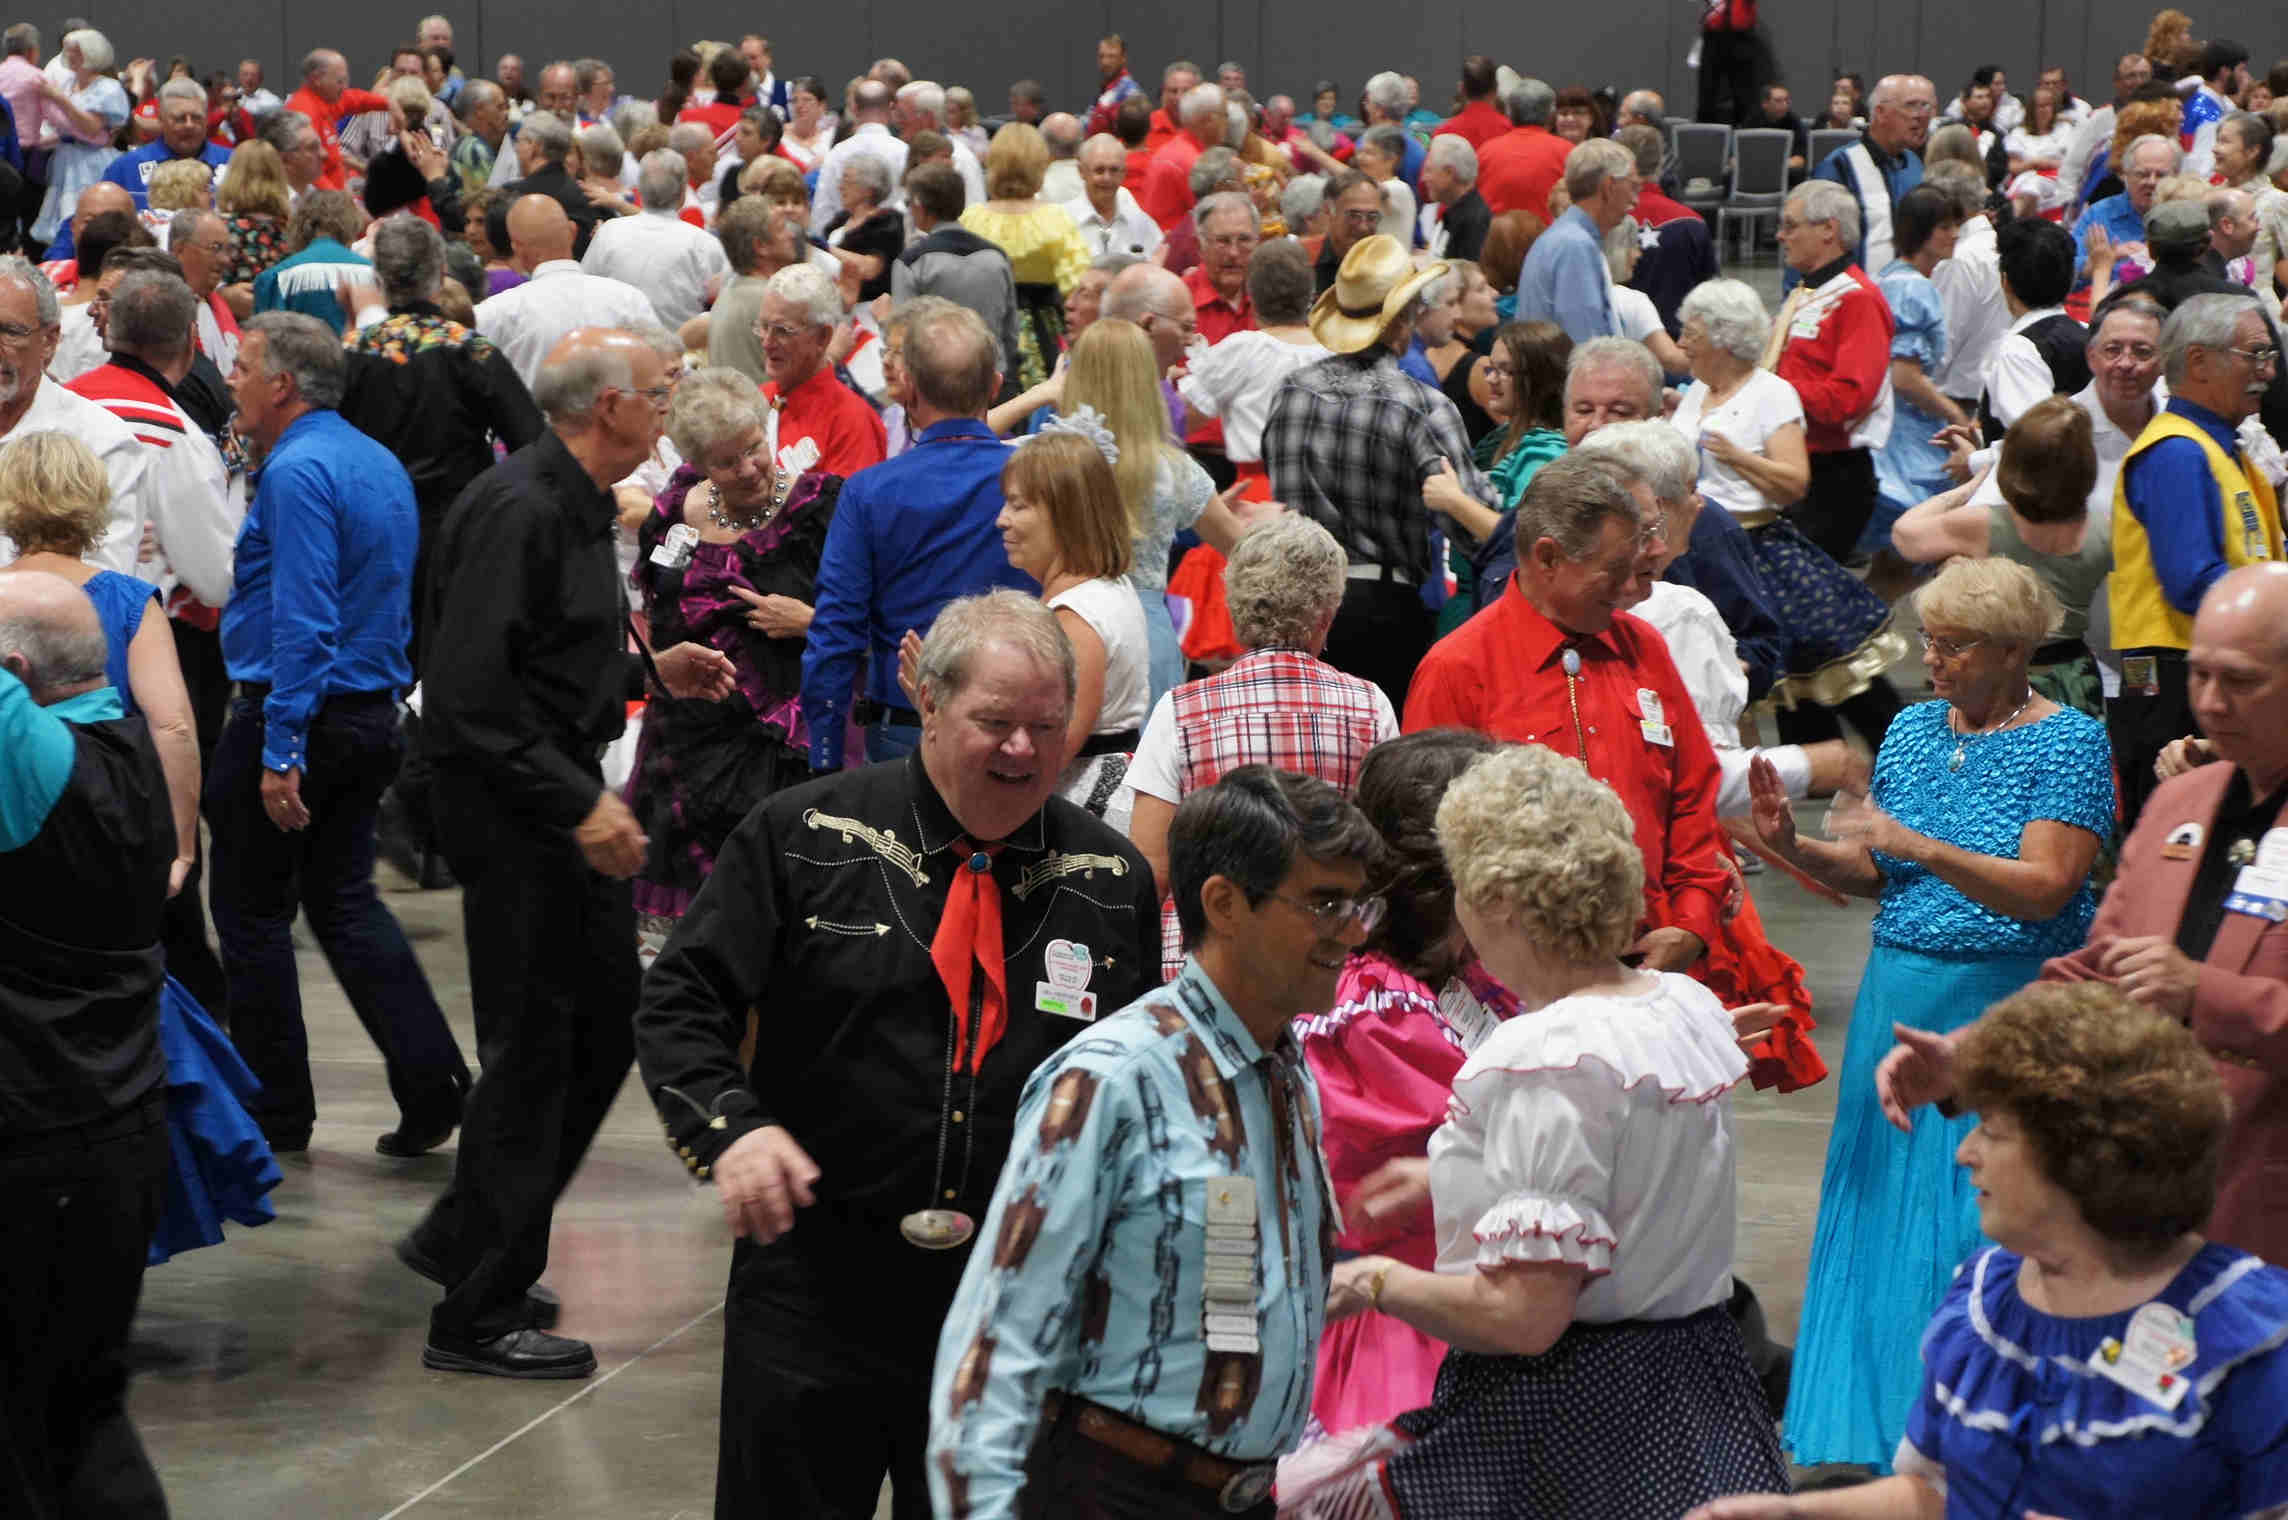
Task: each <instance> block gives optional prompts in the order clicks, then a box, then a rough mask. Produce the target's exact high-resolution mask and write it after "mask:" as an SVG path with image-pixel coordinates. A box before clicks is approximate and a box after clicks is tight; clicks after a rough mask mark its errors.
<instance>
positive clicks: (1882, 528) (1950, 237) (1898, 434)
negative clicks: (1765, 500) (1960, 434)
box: [1859, 185, 1970, 554]
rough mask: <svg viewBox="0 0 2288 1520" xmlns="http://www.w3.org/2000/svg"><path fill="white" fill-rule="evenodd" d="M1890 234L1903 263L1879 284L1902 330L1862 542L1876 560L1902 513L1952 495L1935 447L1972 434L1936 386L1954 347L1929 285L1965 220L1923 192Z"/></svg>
mask: <svg viewBox="0 0 2288 1520" xmlns="http://www.w3.org/2000/svg"><path fill="white" fill-rule="evenodd" d="M1891 228H1892V233H1893V236H1894V237H1895V239H1896V249H1897V253H1898V257H1897V258H1896V259H1894V260H1892V262H1891V264H1890V266H1889V267H1888V268H1886V269H1885V270H1883V271H1882V273H1881V274H1879V275H1877V276H1876V279H1875V283H1876V285H1877V286H1878V287H1880V288H1881V290H1882V292H1883V299H1884V300H1886V301H1888V302H1890V303H1891V315H1892V317H1893V318H1894V319H1895V320H1896V322H1897V324H1898V325H1897V327H1896V328H1895V329H1894V330H1893V331H1892V333H1891V391H1892V396H1893V401H1894V404H1895V409H1894V411H1893V413H1892V417H1891V436H1890V438H1889V439H1888V440H1887V441H1886V442H1885V443H1884V444H1883V446H1882V448H1880V449H1878V450H1877V451H1876V453H1875V489H1876V492H1877V495H1876V498H1875V515H1874V516H1873V517H1871V518H1869V519H1868V520H1867V530H1866V532H1865V533H1863V534H1861V535H1860V538H1859V547H1860V549H1861V550H1863V551H1865V552H1867V553H1870V554H1872V553H1874V552H1876V551H1877V550H1880V549H1887V548H1889V547H1890V544H1891V524H1893V523H1895V522H1897V521H1898V520H1899V514H1900V513H1902V512H1904V511H1906V510H1907V508H1909V507H1912V506H1915V505H1917V504H1918V503H1920V502H1924V501H1928V500H1929V499H1930V498H1931V497H1933V496H1936V495H1938V494H1939V493H1940V492H1941V491H1947V490H1952V489H1953V487H1954V481H1953V479H1952V477H1950V476H1949V475H1948V474H1947V473H1946V461H1947V452H1946V449H1945V448H1944V447H1943V446H1942V445H1940V444H1937V443H1934V442H1932V441H1931V440H1932V439H1933V437H1935V436H1936V435H1937V433H1938V430H1939V429H1940V428H1942V427H1945V426H1947V425H1948V424H1950V423H1951V424H1953V425H1954V426H1957V427H1968V426H1970V418H1969V417H1968V416H1967V415H1966V414H1965V413H1964V412H1963V410H1962V408H1961V407H1959V406H1957V405H1955V403H1954V402H1953V400H1951V399H1950V398H1949V397H1947V396H1946V395H1945V394H1944V393H1942V392H1941V391H1940V390H1939V388H1938V385H1937V382H1935V381H1933V380H1932V379H1931V376H1932V375H1934V374H1937V373H1938V368H1939V366H1940V365H1941V364H1943V363H1945V362H1946V350H1947V342H1948V336H1947V330H1946V306H1945V304H1944V303H1943V302H1942V301H1941V300H1940V299H1939V294H1938V287H1937V286H1936V285H1934V284H1932V283H1931V271H1932V270H1933V269H1936V268H1937V267H1938V264H1939V261H1940V260H1941V259H1944V258H1948V257H1951V256H1952V255H1953V253H1954V237H1955V234H1956V233H1957V232H1958V231H1960V230H1961V228H1962V219H1961V218H1960V217H1959V216H1957V215H1955V211H1954V203H1953V202H1952V201H1951V200H1949V199H1948V198H1947V196H1946V194H1945V193H1944V192H1943V191H1940V190H1938V189H1937V188H1935V187H1934V186H1930V185H1917V186H1915V188H1914V189H1912V190H1909V191H1908V192H1907V193H1906V194H1905V195H1903V196H1901V197H1899V209H1898V210H1897V211H1896V212H1894V213H1893V214H1892V217H1891Z"/></svg>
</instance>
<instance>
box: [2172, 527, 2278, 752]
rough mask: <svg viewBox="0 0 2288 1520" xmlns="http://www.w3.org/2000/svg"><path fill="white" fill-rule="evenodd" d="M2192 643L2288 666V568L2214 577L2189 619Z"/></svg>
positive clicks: (2270, 564) (2271, 564) (2269, 566)
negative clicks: (2218, 645) (2239, 650)
mask: <svg viewBox="0 0 2288 1520" xmlns="http://www.w3.org/2000/svg"><path fill="white" fill-rule="evenodd" d="M2193 643H2194V644H2195V645H2196V646H2197V645H2200V644H2203V643H2222V644H2231V645H2234V646H2236V647H2241V648H2245V649H2246V650H2247V651H2248V652H2249V654H2251V655H2252V656H2254V657H2256V658H2259V659H2263V660H2267V661H2271V662H2275V663H2283V662H2288V564H2281V563H2278V562H2276V561H2267V562H2265V563H2263V564H2260V565H2243V566H2241V567H2240V568H2239V569H2237V570H2228V571H2226V572H2225V573H2224V574H2223V575H2220V576H2218V577H2217V579H2216V580H2215V581H2214V582H2213V583H2212V584H2211V585H2210V586H2209V590H2208V595H2206V596H2204V597H2202V598H2201V610H2200V612H2199V613H2198V614H2197V615H2196V616H2195V617H2194V619H2193ZM2282 738H2283V741H2284V742H2288V735H2283V736H2282Z"/></svg>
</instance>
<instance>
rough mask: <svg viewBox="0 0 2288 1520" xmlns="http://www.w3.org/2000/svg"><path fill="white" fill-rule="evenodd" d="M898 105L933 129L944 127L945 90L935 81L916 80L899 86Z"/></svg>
mask: <svg viewBox="0 0 2288 1520" xmlns="http://www.w3.org/2000/svg"><path fill="white" fill-rule="evenodd" d="M898 103H899V104H900V105H902V106H904V107H905V108H906V109H907V110H908V111H911V112H912V113H913V114H914V115H916V116H919V117H920V118H921V119H922V120H923V121H925V122H927V123H928V124H929V125H931V126H933V127H937V128H940V129H943V127H944V126H945V89H944V87H943V86H942V85H939V84H938V83H937V82H936V81H935V80H930V79H916V80H914V81H912V82H911V83H908V84H905V85H901V86H900V87H899V89H898Z"/></svg>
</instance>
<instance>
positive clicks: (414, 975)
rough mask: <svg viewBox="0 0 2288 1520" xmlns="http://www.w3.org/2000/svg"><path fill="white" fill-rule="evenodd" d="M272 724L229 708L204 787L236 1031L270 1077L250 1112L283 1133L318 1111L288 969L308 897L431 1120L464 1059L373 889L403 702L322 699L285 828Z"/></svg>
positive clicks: (446, 1107)
mask: <svg viewBox="0 0 2288 1520" xmlns="http://www.w3.org/2000/svg"><path fill="white" fill-rule="evenodd" d="M264 730H265V723H264V719H263V715H262V703H261V702H260V701H259V700H257V699H255V698H253V697H241V698H239V699H238V700H237V701H235V702H234V703H233V704H232V706H231V715H230V722H229V723H228V725H226V726H225V727H224V729H223V735H222V742H221V743H220V744H218V745H216V746H215V760H214V767H213V769H211V770H210V771H209V772H208V773H207V783H206V796H205V799H204V805H205V811H206V818H207V826H208V828H209V829H210V830H211V831H212V835H213V840H214V845H213V852H212V856H211V859H210V860H209V863H208V869H209V870H210V871H211V872H212V873H213V879H214V915H215V930H216V933H217V934H218V935H219V936H220V938H221V940H222V961H223V970H224V972H225V973H226V974H227V976H228V978H229V982H230V1032H231V1042H232V1043H233V1044H235V1045H236V1046H237V1047H238V1050H239V1054H241V1055H243V1056H244V1057H246V1064H247V1066H248V1067H249V1068H251V1069H252V1070H253V1072H254V1075H255V1076H256V1077H257V1078H258V1079H260V1081H261V1083H262V1092H261V1095H260V1096H258V1097H257V1098H256V1099H255V1100H254V1103H253V1104H252V1106H251V1107H252V1112H253V1115H254V1118H255V1121H256V1122H257V1123H259V1124H260V1125H261V1126H262V1128H263V1131H264V1133H266V1134H268V1135H269V1136H270V1137H271V1138H272V1140H273V1142H274V1143H281V1144H290V1143H301V1144H307V1143H308V1140H309V1134H310V1126H311V1124H312V1122H313V1121H314V1120H315V1119H316V1117H317V1098H316V1096H315V1095H314V1094H313V1093H312V1091H311V1089H310V1040H309V1033H308V1030H307V1029H306V1028H305V1027H304V1025H303V1023H302V988H301V980H300V977H299V974H298V973H297V972H296V970H295V968H294V939H293V928H294V914H295V911H296V909H297V908H299V909H300V910H301V912H302V913H304V914H305V915H307V917H308V919H309V923H310V932H311V934H312V935H314V936H315V937H316V939H317V941H318V948H319V949H320V950H322V951H323V952H324V953H325V957H326V964H327V966H328V967H330V968H331V969H332V971H333V973H334V976H335V978H336V979H337V980H339V981H340V982H341V984H342V991H343V992H344V993H345V994H346V995H347V996H348V997H349V1001H350V1007H351V1008H352V1009H353V1010H354V1011H355V1012H356V1014H357V1017H358V1022H359V1023H360V1024H362V1025H364V1026H365V1032H366V1033H367V1034H368V1035H370V1036H371V1037H372V1039H373V1043H374V1045H375V1047H376V1048H377V1049H379V1050H380V1051H381V1058H382V1061H383V1064H384V1066H385V1067H386V1069H387V1071H388V1073H389V1091H390V1095H391V1096H392V1097H394V1098H396V1099H397V1106H398V1108H399V1109H400V1110H401V1112H402V1114H403V1120H404V1122H405V1123H406V1124H408V1125H410V1126H412V1127H413V1128H415V1129H428V1128H431V1127H433V1126H434V1125H436V1124H437V1123H438V1122H439V1121H440V1118H441V1116H443V1115H445V1114H447V1113H449V1112H450V1111H451V1110H452V1109H454V1108H456V1107H458V1106H459V1103H460V1095H461V1092H462V1090H463V1089H465V1088H466V1087H467V1086H468V1084H469V1069H468V1067H467V1066H466V1065H464V1064H463V1063H462V1061H461V1048H460V1046H459V1045H457V1044H456V1043H454V1040H453V1031H452V1029H451V1028H450V1027H449V1026H448V1025H447V1024H446V1023H445V1015H444V1013H443V1011H442V1010H440V1009H439V1008H438V1006H437V999H436V997H435V995H434V994H432V993H431V992H430V990H429V978H428V977H427V976H425V975H424V974H423V973H422V970H421V963H420V962H419V961H417V960H415V959H414V957H413V947H412V945H410V944H408V943H407V942H406V938H405V930H404V929H403V927H401V926H400V925H399V924H398V922H397V918H396V915H394V914H392V913H391V912H390V911H389V909H388V908H387V907H385V906H383V904H382V901H381V895H380V893H378V892H376V891H375V890H374V885H373V853H374V852H373V829H374V818H375V815H376V813H377V812H378V811H379V808H380V805H381V793H382V789H383V788H384V787H386V786H388V785H389V781H390V778H391V777H392V776H394V775H396V774H397V761H398V754H399V751H400V748H401V742H400V740H399V738H398V733H397V704H396V702H395V701H394V700H393V699H391V698H390V697H388V696H387V695H386V694H384V695H379V696H358V697H332V698H329V699H328V700H327V701H326V703H325V705H324V706H323V707H321V708H319V709H318V713H317V716H316V717H314V718H313V719H311V721H310V727H309V732H308V735H307V745H308V747H307V751H306V753H307V756H308V764H307V765H306V766H305V767H304V768H303V772H302V781H301V794H302V804H303V806H304V807H306V808H308V809H309V813H310V825H309V827H308V828H305V829H299V830H294V831H291V832H289V831H287V830H284V829H281V828H279V827H278V826H277V825H276V824H274V823H272V822H271V821H270V817H269V815H268V814H267V813H265V812H264V811H263V808H262V795H261V788H262V777H263V774H264V772H263V766H262V744H263V734H264Z"/></svg>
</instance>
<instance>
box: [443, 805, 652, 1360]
mask: <svg viewBox="0 0 2288 1520" xmlns="http://www.w3.org/2000/svg"><path fill="white" fill-rule="evenodd" d="M436 796H437V817H438V825H439V832H440V834H441V837H442V840H443V845H444V851H445V859H446V862H447V864H449V865H451V866H452V868H453V874H454V875H455V876H457V877H459V878H460V882H461V923H462V927H463V930H464V932H465V933H466V935H467V938H468V947H469V997H470V1002H471V1004H472V1006H473V1008H474V1011H475V1014H476V1024H477V1060H478V1063H479V1067H480V1074H479V1076H478V1078H477V1083H476V1086H475V1087H473V1088H471V1089H470V1091H469V1096H468V1103H467V1105H466V1107H465V1108H464V1109H463V1111H462V1117H461V1144H460V1151H459V1154H458V1155H457V1156H456V1157H455V1159H454V1165H453V1180H452V1182H451V1183H450V1184H449V1185H448V1186H447V1187H446V1189H445V1193H444V1196H443V1197H441V1198H439V1199H438V1200H437V1202H436V1204H435V1206H433V1207H432V1208H431V1209H430V1211H429V1216H428V1218H426V1219H425V1220H423V1221H422V1222H421V1224H420V1225H419V1226H418V1227H417V1228H416V1230H415V1238H416V1240H417V1242H418V1243H419V1245H420V1247H421V1249H422V1251H423V1252H424V1253H425V1254H426V1255H428V1256H429V1258H430V1259H431V1260H433V1261H436V1262H438V1263H440V1264H442V1265H443V1266H444V1268H445V1280H446V1282H447V1283H448V1284H450V1286H449V1287H448V1288H447V1289H446V1292H445V1298H444V1301H443V1302H441V1303H440V1304H438V1305H437V1308H436V1310H435V1311H434V1312H433V1313H432V1314H431V1316H430V1321H429V1322H430V1327H431V1329H432V1330H433V1331H435V1332H438V1333H441V1334H445V1335H451V1336H461V1337H468V1338H475V1339H489V1338H490V1337H492V1336H495V1335H501V1334H505V1333H506V1332H507V1331H510V1330H514V1329H517V1328H520V1327H521V1326H522V1324H523V1323H524V1295H525V1290H526V1289H528V1288H530V1287H531V1286H532V1285H533V1283H535V1282H536V1281H538V1280H539V1278H540V1274H541V1272H542V1271H543V1270H544V1269H545V1268H546V1267H547V1265H548V1233H549V1216H550V1215H551V1214H552V1213H553V1212H554V1211H555V1208H556V1199H557V1196H558V1195H559V1194H561V1193H562V1192H563V1191H564V1187H565V1184H567V1183H569V1182H570V1181H571V1180H572V1174H573V1173H574V1172H576V1171H578V1170H579V1168H580V1162H581V1159H582V1158H583V1157H585V1156H586V1155H587V1154H588V1145H589V1142H590V1141H592V1140H594V1139H595V1138H596V1127H597V1126H598V1125H600V1124H602V1123H603V1122H604V1114H605V1112H606V1111H607V1110H608V1109H610V1108H611V1106H612V1099H613V1098H614V1097H615V1096H616V1095H617V1094H618V1093H619V1090H620V1083H621V1081H622V1079H624V1078H625V1077H626V1076H627V1074H628V1068H629V1067H630V1066H631V1065H633V1064H634V1062H635V1009H636V988H637V985H638V982H639V980H640V977H641V972H640V970H639V968H638V966H637V963H636V916H635V903H634V899H633V898H632V897H631V896H630V895H629V888H628V884H627V883H626V882H624V881H613V880H612V879H610V878H609V877H605V876H600V875H598V874H597V873H596V872H595V871H593V870H591V869H589V867H588V864H587V862H586V861H585V860H584V859H582V858H581V855H580V852H579V849H578V848H577V847H576V846H575V845H574V844H573V843H572V836H571V835H570V834H569V833H565V832H554V831H542V830H538V829H535V828H533V827H531V826H529V825H527V824H525V823H523V822H522V821H520V820H518V819H515V818H512V817H510V816H509V815H507V814H505V813H503V812H502V811H501V810H500V809H499V808H497V807H495V806H494V804H493V802H492V799H491V797H490V796H489V795H488V793H487V791H486V789H485V786H484V784H483V783H482V782H480V781H475V780H473V779H471V778H469V777H468V776H465V775H460V774H450V773H449V774H441V775H440V776H439V778H438V783H437V790H436Z"/></svg>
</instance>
